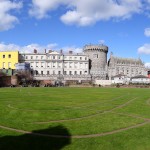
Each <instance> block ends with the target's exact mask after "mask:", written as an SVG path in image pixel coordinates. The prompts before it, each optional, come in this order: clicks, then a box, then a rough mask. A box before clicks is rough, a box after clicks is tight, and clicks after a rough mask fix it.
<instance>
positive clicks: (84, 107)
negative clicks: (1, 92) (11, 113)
mask: <svg viewBox="0 0 150 150" xmlns="http://www.w3.org/2000/svg"><path fill="white" fill-rule="evenodd" d="M128 95H129V94H128ZM122 97H125V95H123V96H119V97H116V98H113V99H110V100H107V101H106V102H95V103H92V104H89V105H83V106H75V107H70V106H66V107H65V108H64V109H62V110H59V109H50V110H49V109H47V110H45V109H22V108H16V107H14V106H12V105H11V104H8V105H7V107H8V108H11V109H16V110H21V111H33V112H34V111H64V110H71V109H87V108H89V107H91V106H95V105H98V104H105V103H108V102H111V101H115V100H118V99H119V98H122ZM19 102H20V101H19Z"/></svg>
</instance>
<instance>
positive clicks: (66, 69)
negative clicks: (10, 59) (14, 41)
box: [19, 45, 147, 82]
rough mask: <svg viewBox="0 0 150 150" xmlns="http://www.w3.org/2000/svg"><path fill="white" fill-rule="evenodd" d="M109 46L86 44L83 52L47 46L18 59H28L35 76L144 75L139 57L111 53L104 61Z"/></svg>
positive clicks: (74, 78)
mask: <svg viewBox="0 0 150 150" xmlns="http://www.w3.org/2000/svg"><path fill="white" fill-rule="evenodd" d="M107 53H108V47H107V46H105V45H85V46H84V48H83V53H77V54H74V53H73V52H72V51H69V53H68V54H63V52H62V50H61V51H60V52H56V51H52V50H49V51H48V52H46V50H45V52H44V53H38V52H37V50H34V52H33V53H24V54H20V56H19V57H20V58H19V62H28V63H30V68H31V70H32V74H33V76H34V78H35V79H37V80H62V81H67V80H68V81H78V82H81V81H82V82H83V81H93V80H108V79H109V80H111V78H112V77H113V76H116V75H118V74H122V75H125V76H128V77H130V78H131V77H133V76H137V75H144V76H146V75H147V71H146V69H145V67H144V64H143V63H142V61H141V60H140V59H129V58H118V57H114V56H113V55H111V56H110V59H109V61H108V62H107Z"/></svg>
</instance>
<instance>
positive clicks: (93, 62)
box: [83, 45, 108, 79]
mask: <svg viewBox="0 0 150 150" xmlns="http://www.w3.org/2000/svg"><path fill="white" fill-rule="evenodd" d="M83 52H84V53H85V54H86V55H87V56H89V59H90V65H89V66H90V74H91V75H93V76H96V77H98V78H100V79H106V75H107V53H108V47H107V46H105V45H85V46H84V48H83Z"/></svg>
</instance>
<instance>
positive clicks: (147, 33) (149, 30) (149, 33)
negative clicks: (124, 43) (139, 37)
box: [144, 28, 150, 37]
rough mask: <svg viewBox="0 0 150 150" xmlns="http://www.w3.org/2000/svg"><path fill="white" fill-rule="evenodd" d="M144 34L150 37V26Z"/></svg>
mask: <svg viewBox="0 0 150 150" xmlns="http://www.w3.org/2000/svg"><path fill="white" fill-rule="evenodd" d="M144 34H145V36H147V37H150V28H146V29H145V31H144Z"/></svg>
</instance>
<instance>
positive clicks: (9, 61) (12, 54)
mask: <svg viewBox="0 0 150 150" xmlns="http://www.w3.org/2000/svg"><path fill="white" fill-rule="evenodd" d="M18 61H19V52H18V51H1V52H0V69H15V68H16V67H15V64H16V63H18Z"/></svg>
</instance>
